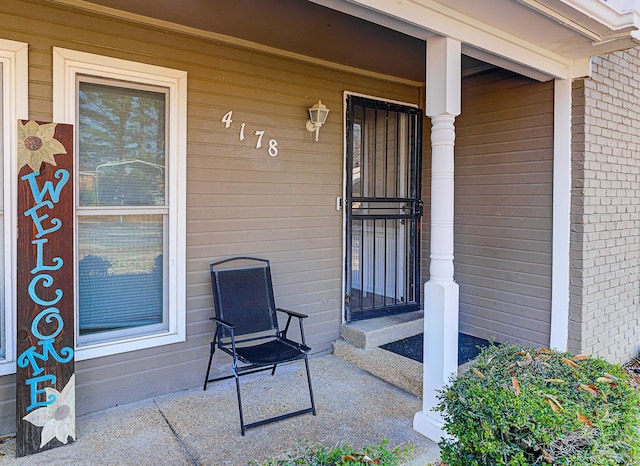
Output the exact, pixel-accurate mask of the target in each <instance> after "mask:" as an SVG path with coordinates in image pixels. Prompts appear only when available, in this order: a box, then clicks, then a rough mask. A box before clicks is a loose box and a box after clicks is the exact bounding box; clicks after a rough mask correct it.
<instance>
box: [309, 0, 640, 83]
mask: <svg viewBox="0 0 640 466" xmlns="http://www.w3.org/2000/svg"><path fill="white" fill-rule="evenodd" d="M311 1H313V2H315V3H319V4H322V5H324V6H327V7H330V8H333V9H337V10H339V11H342V12H344V13H348V14H351V15H354V16H358V17H361V18H364V19H367V20H369V21H372V22H376V23H378V24H381V25H383V26H386V27H389V28H392V29H395V30H398V31H401V32H403V33H405V34H409V35H413V36H415V37H419V38H422V39H428V38H429V37H430V36H433V35H442V36H447V37H451V38H454V39H456V40H459V41H461V42H462V44H463V53H465V54H467V55H470V56H472V57H474V58H478V59H480V60H483V61H487V62H489V63H492V64H494V65H497V66H501V67H503V68H507V69H511V70H513V71H517V72H519V73H521V74H524V75H527V76H530V77H532V78H535V79H550V78H554V77H556V78H571V77H577V76H582V75H584V73H585V72H587V71H588V63H589V59H590V58H592V57H595V56H598V55H603V54H605V53H609V52H613V51H617V50H622V49H626V48H630V47H634V46H636V45H638V42H636V39H637V38H640V36H638V26H639V25H640V16H639V14H638V11H636V9H635V8H634V5H635V2H634V1H633V0H609V2H606V1H605V0H481V1H478V0H395V1H389V0H311Z"/></svg>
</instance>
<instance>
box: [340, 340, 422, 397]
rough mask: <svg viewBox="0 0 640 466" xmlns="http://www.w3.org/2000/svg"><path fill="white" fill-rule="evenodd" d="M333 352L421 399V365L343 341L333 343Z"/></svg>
mask: <svg viewBox="0 0 640 466" xmlns="http://www.w3.org/2000/svg"><path fill="white" fill-rule="evenodd" d="M333 352H334V354H335V355H336V356H338V357H339V358H341V359H344V360H345V361H348V362H350V363H351V364H354V365H356V366H357V367H359V368H360V369H362V370H364V371H366V372H368V373H370V374H372V375H374V376H376V377H378V378H379V379H382V380H384V381H385V382H388V383H390V384H391V385H395V386H396V387H398V388H401V389H402V390H404V391H405V392H407V393H411V394H412V395H415V396H417V397H418V398H422V363H420V362H418V361H414V360H413V359H409V358H405V357H404V356H400V355H399V354H395V353H392V352H391V351H387V350H384V349H382V348H369V349H360V348H356V347H355V346H353V345H350V344H349V343H347V342H346V341H344V340H336V341H334V342H333Z"/></svg>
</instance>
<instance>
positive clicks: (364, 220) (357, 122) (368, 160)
mask: <svg viewBox="0 0 640 466" xmlns="http://www.w3.org/2000/svg"><path fill="white" fill-rule="evenodd" d="M421 134H422V111H421V110H420V109H418V108H414V107H409V106H405V105H399V104H396V103H390V102H382V101H377V100H372V99H368V98H364V97H360V96H348V99H347V135H346V136H347V141H346V146H347V154H346V157H347V160H346V170H347V173H346V198H345V203H344V205H345V211H346V212H345V214H346V215H345V217H346V254H345V256H346V262H345V281H346V283H345V290H346V294H345V311H346V320H347V321H354V320H360V319H367V318H372V317H380V316H383V315H389V314H398V313H402V312H410V311H415V310H418V309H419V308H420V218H421V216H422V201H421V199H420V162H421V151H422V148H421Z"/></svg>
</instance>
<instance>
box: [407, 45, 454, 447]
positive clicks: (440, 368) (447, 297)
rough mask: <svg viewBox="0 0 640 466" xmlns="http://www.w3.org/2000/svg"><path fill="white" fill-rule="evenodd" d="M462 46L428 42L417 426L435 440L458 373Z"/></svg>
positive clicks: (437, 437) (439, 431)
mask: <svg viewBox="0 0 640 466" xmlns="http://www.w3.org/2000/svg"><path fill="white" fill-rule="evenodd" d="M460 49H461V47H460V42H458V41H455V40H452V39H450V38H446V37H440V38H435V39H429V40H428V41H427V79H426V99H427V102H426V114H427V116H429V117H430V118H431V123H432V128H431V147H432V152H431V153H432V156H431V157H432V166H431V256H430V257H431V262H430V268H429V273H430V278H429V281H428V282H427V283H425V286H424V294H425V297H424V310H425V312H424V355H423V361H424V365H423V367H424V375H423V381H424V385H423V394H422V395H423V396H422V399H423V404H422V411H420V412H418V413H416V415H415V417H414V419H413V428H414V429H415V430H416V431H418V432H420V433H421V434H423V435H425V436H427V437H429V438H430V439H432V440H434V441H438V440H440V438H441V437H442V436H443V435H444V432H443V430H442V425H443V423H442V417H441V416H440V414H439V413H435V412H433V411H431V409H432V408H433V407H434V406H436V405H437V404H438V400H437V398H436V396H437V393H436V390H438V389H440V388H442V387H443V385H444V384H446V383H447V382H448V380H449V377H450V376H451V375H452V374H455V373H456V372H457V370H458V299H459V292H458V285H457V284H456V283H455V282H454V281H453V200H454V197H453V194H454V183H453V166H454V164H453V162H454V157H453V155H454V150H453V148H454V141H455V127H454V121H455V117H456V116H457V115H459V114H460V87H461V77H460V68H461V65H460V58H461V57H460Z"/></svg>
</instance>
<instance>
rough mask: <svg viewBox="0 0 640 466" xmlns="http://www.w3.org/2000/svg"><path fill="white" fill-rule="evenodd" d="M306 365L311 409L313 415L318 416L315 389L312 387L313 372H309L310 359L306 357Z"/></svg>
mask: <svg viewBox="0 0 640 466" xmlns="http://www.w3.org/2000/svg"><path fill="white" fill-rule="evenodd" d="M304 365H305V367H306V368H307V382H308V383H309V397H310V398H311V409H312V411H311V412H312V413H313V415H314V416H315V415H316V402H315V401H314V399H313V388H312V387H311V372H310V371H309V358H308V357H307V356H306V355H305V357H304Z"/></svg>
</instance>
